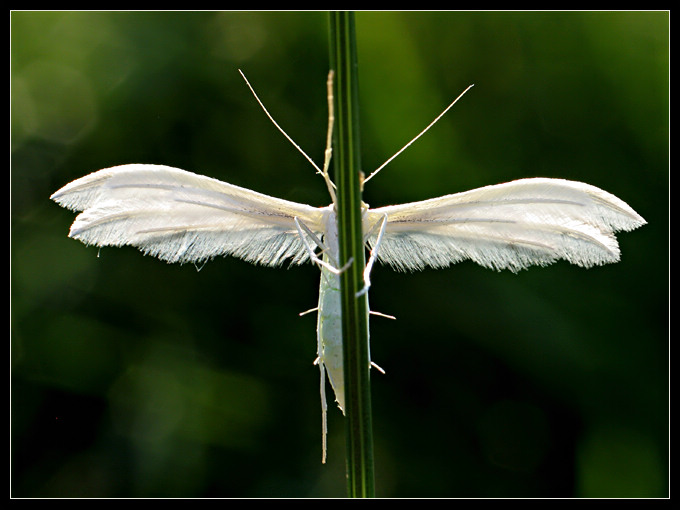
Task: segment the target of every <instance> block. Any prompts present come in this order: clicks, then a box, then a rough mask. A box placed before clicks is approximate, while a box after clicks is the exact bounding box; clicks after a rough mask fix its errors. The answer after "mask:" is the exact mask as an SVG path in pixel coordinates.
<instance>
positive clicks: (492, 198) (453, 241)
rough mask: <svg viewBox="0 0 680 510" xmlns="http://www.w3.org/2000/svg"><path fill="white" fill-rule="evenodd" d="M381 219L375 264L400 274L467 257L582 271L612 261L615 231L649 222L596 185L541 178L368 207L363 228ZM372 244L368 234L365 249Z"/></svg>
mask: <svg viewBox="0 0 680 510" xmlns="http://www.w3.org/2000/svg"><path fill="white" fill-rule="evenodd" d="M385 215H387V225H386V227H385V233H384V236H383V239H382V241H381V243H380V246H379V247H378V259H379V260H380V261H382V262H383V263H387V264H390V265H391V266H393V267H394V268H395V269H398V270H404V271H413V270H420V269H423V268H425V267H427V266H429V267H433V268H441V267H446V266H448V265H450V264H454V263H456V262H460V261H462V260H466V259H469V260H472V261H474V262H476V263H478V264H480V265H482V266H485V267H489V268H493V269H496V270H501V269H509V270H511V271H515V272H516V271H519V270H521V269H525V268H527V267H529V266H531V265H547V264H550V263H552V262H554V261H556V260H558V259H564V260H567V261H568V262H570V263H572V264H576V265H579V266H583V267H591V266H595V265H601V264H606V263H611V262H617V261H618V260H619V258H620V251H619V247H618V243H617V241H616V238H615V236H614V235H613V233H614V232H616V231H619V230H633V229H635V228H637V227H639V226H641V225H644V224H645V223H646V222H645V220H644V219H643V218H642V217H641V216H640V215H639V214H637V213H636V212H635V211H634V210H633V209H632V208H631V207H630V206H629V205H628V204H626V203H625V202H623V201H622V200H620V199H619V198H617V197H615V196H614V195H612V194H610V193H608V192H606V191H603V190H601V189H599V188H597V187H595V186H591V185H589V184H584V183H580V182H574V181H567V180H562V179H546V178H533V179H520V180H516V181H512V182H508V183H505V184H498V185H494V186H486V187H483V188H479V189H475V190H471V191H466V192H463V193H456V194H453V195H446V196H443V197H439V198H434V199H431V200H424V201H422V202H413V203H408V204H402V205H395V206H388V207H381V208H377V209H371V210H369V212H368V215H367V225H368V227H367V228H366V231H369V230H370V226H371V225H374V224H375V223H376V222H378V221H379V220H380V219H381V218H382V217H384V216H385ZM375 242H376V236H375V235H372V236H370V237H369V240H368V243H369V245H370V246H373V245H374V244H375Z"/></svg>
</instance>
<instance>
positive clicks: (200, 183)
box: [51, 164, 328, 266]
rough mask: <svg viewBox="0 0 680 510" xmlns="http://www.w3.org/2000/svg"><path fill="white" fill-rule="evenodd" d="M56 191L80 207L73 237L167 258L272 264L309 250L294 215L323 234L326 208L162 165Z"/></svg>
mask: <svg viewBox="0 0 680 510" xmlns="http://www.w3.org/2000/svg"><path fill="white" fill-rule="evenodd" d="M51 198H52V199H53V200H55V201H56V202H57V203H58V204H60V205H62V206H64V207H67V208H69V209H72V210H75V211H83V212H82V213H81V214H79V215H78V216H77V217H76V219H75V221H74V223H73V225H72V226H71V231H70V233H69V237H73V238H74V239H78V240H80V241H82V242H84V243H86V244H94V245H96V246H123V245H131V246H135V247H137V248H139V249H140V250H142V251H143V252H144V253H146V254H149V255H153V256H156V257H158V258H160V259H162V260H165V261H167V262H180V263H184V262H193V261H203V260H206V259H210V258H212V257H215V256H217V255H227V254H228V255H233V256H236V257H240V258H242V259H244V260H247V261H249V262H253V263H257V264H263V265H269V266H275V265H279V264H281V263H283V262H284V261H285V260H286V259H290V260H291V263H294V264H300V263H302V262H304V261H305V260H306V259H307V258H308V255H307V251H306V249H305V247H304V245H303V243H302V242H301V241H300V237H299V235H298V231H297V229H296V226H295V222H294V218H295V217H297V218H298V219H299V220H300V221H301V222H303V223H304V224H306V225H307V226H308V227H309V229H310V230H311V231H312V232H315V233H321V232H322V230H323V223H322V221H323V216H324V214H325V213H327V210H328V208H316V207H312V206H309V205H303V204H297V203H295V202H289V201H286V200H281V199H278V198H273V197H270V196H267V195H264V194H261V193H257V192H255V191H251V190H248V189H245V188H240V187H238V186H234V185H231V184H227V183H224V182H221V181H218V180H216V179H212V178H210V177H205V176H202V175H196V174H193V173H191V172H187V171H185V170H180V169H178V168H172V167H168V166H162V165H144V164H131V165H121V166H116V167H112V168H105V169H103V170H99V171H98V172H94V173H92V174H90V175H87V176H85V177H82V178H80V179H77V180H75V181H73V182H71V183H69V184H67V185H66V186H64V187H63V188H61V189H60V190H59V191H57V192H56V193H54V194H53V195H52V196H51Z"/></svg>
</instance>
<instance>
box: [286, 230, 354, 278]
mask: <svg viewBox="0 0 680 510" xmlns="http://www.w3.org/2000/svg"><path fill="white" fill-rule="evenodd" d="M293 219H294V220H295V227H296V228H297V231H298V235H299V236H300V239H301V240H302V244H304V245H305V248H306V249H307V254H308V255H309V258H310V259H311V260H312V262H314V263H315V264H318V265H320V266H323V267H325V268H326V269H328V270H329V271H330V272H331V273H333V274H334V275H339V274H340V273H342V272H343V271H345V270H346V269H347V268H348V267H349V266H350V265H352V262H353V261H354V259H353V258H350V259H349V260H348V261H347V264H345V265H344V266H342V267H340V268H337V267H335V266H333V265H332V264H329V263H328V262H326V261H324V260H322V259H320V258H319V256H318V255H317V254H316V253H315V252H314V250H313V249H312V247H311V246H310V245H309V242H308V241H307V238H306V237H305V232H306V233H307V235H309V237H311V238H312V240H313V241H314V243H315V244H316V245H317V246H318V247H319V248H321V251H322V252H324V251H326V250H327V249H328V248H326V245H324V244H323V241H321V240H320V239H319V238H318V237H317V236H316V235H315V234H314V232H312V231H311V230H310V229H309V227H308V226H307V225H305V224H304V223H302V222H300V221H299V220H298V219H297V218H293ZM303 230H304V231H305V232H303Z"/></svg>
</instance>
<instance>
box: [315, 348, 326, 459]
mask: <svg viewBox="0 0 680 510" xmlns="http://www.w3.org/2000/svg"><path fill="white" fill-rule="evenodd" d="M314 364H315V365H319V370H320V371H321V386H320V389H321V463H322V464H325V463H326V451H327V446H328V445H327V439H326V436H327V435H328V422H327V419H326V414H327V410H328V405H327V404H326V367H324V365H323V361H321V358H316V359H315V360H314Z"/></svg>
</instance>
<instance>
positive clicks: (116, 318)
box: [10, 12, 669, 497]
mask: <svg viewBox="0 0 680 510" xmlns="http://www.w3.org/2000/svg"><path fill="white" fill-rule="evenodd" d="M356 19H357V30H358V47H359V72H360V90H361V94H362V110H361V115H362V144H363V147H362V149H363V164H364V168H365V170H366V171H371V170H372V169H374V168H376V167H377V166H378V165H380V164H381V163H382V162H383V161H384V160H385V159H387V158H388V157H389V156H390V155H392V154H393V153H394V152H396V151H397V150H398V149H399V148H400V147H401V146H402V145H403V144H404V143H406V142H407V141H408V140H410V139H411V137H413V136H414V135H415V134H416V133H418V132H419V131H420V130H421V129H422V128H423V127H424V126H425V125H426V124H427V123H429V122H430V121H431V120H432V119H433V118H434V117H435V116H436V115H437V114H438V113H439V112H440V111H441V110H442V109H443V108H444V107H445V106H446V105H447V104H448V103H449V102H450V101H451V100H452V99H453V98H454V97H455V96H457V95H458V94H459V93H460V92H461V91H462V90H463V89H464V88H465V87H466V86H467V85H469V84H470V83H475V87H474V88H473V89H472V90H471V91H470V92H469V93H468V94H467V95H466V96H465V97H464V98H463V100H462V101H460V102H459V103H458V104H457V105H456V106H455V107H454V108H453V110H451V111H450V112H449V113H448V114H447V116H445V117H444V118H443V119H442V120H441V121H440V123H439V124H437V125H436V126H435V127H434V128H433V129H432V130H431V131H430V132H429V133H428V134H427V135H426V136H424V137H423V138H422V139H421V140H419V141H418V142H417V143H416V144H415V145H414V146H413V147H411V148H410V149H408V150H407V151H406V152H405V153H404V154H402V155H401V156H400V157H399V158H398V159H397V160H395V161H394V162H393V163H391V164H390V165H389V166H388V167H387V168H386V169H385V170H384V171H383V172H382V174H380V175H379V176H378V177H376V178H375V179H374V180H373V181H371V182H370V183H369V184H368V185H367V189H366V192H365V199H366V201H367V202H369V203H370V204H371V205H373V206H380V205H388V204H392V203H400V202H407V201H414V200H422V199H426V198H432V197H436V196H439V195H443V194H448V193H453V192H457V191H464V190H467V189H470V188H475V187H479V186H484V185H488V184H495V183H498V182H504V181H508V180H512V179H517V178H522V177H532V176H544V177H560V178H566V179H572V180H577V181H585V182H588V183H590V184H594V185H596V186H599V187H601V188H604V189H606V190H608V191H610V192H612V193H614V194H615V195H617V196H619V197H620V198H622V199H623V200H625V201H626V202H628V203H629V204H630V205H631V206H632V207H633V208H635V209H636V210H637V211H638V212H639V213H640V214H642V216H644V217H645V219H647V221H648V222H649V224H648V225H647V226H645V227H643V228H641V229H640V230H638V231H635V232H632V233H623V234H621V235H619V240H620V244H621V249H622V260H621V262H620V263H618V264H614V265H609V266H605V267H598V268H594V269H589V270H584V269H581V268H578V267H574V266H570V265H568V264H566V263H564V262H561V263H557V264H554V265H553V266H551V267H549V268H533V269H531V270H529V271H524V272H522V273H520V274H518V275H514V274H511V273H496V272H493V271H490V270H486V269H482V268H479V267H477V266H475V265H473V264H471V263H462V264H459V265H456V266H453V267H451V268H449V269H446V270H441V271H434V270H426V271H423V272H421V273H417V274H399V273H394V272H392V271H391V270H390V269H389V268H387V267H383V266H378V267H376V268H375V270H374V273H373V287H372V289H371V305H372V307H373V308H374V309H376V310H379V311H381V312H384V313H389V314H393V315H396V316H397V321H389V320H385V319H380V318H373V319H372V320H371V328H372V331H371V333H372V335H371V336H372V355H373V359H374V360H375V361H376V362H377V363H378V364H379V365H381V366H382V367H383V368H384V369H385V370H386V372H387V373H386V375H384V376H383V375H380V374H377V373H376V372H374V373H373V378H372V379H373V385H372V386H373V402H374V409H373V413H374V429H375V441H376V451H375V455H376V472H377V484H376V485H377V493H378V495H379V496H385V497H393V496H394V497H398V496H403V497H407V496H408V497H411V496H416V497H420V496H422V497H434V496H446V497H459V496H471V497H509V496H516V497H524V496H531V497H539V496H546V497H558V496H561V497H570V496H595V497H598V496H616V497H630V496H642V497H647V496H651V497H659V496H665V495H667V494H668V444H669V443H668V432H669V431H668V419H669V417H668V375H669V374H668V368H669V365H668V363H669V360H668V350H669V348H668V327H669V317H668V313H669V303H668V295H669V294H668V264H669V260H668V254H669V246H668V228H669V225H668V220H669V201H668V198H669V188H668V183H669V174H668V172H669V166H668V163H669V131H668V130H669V110H668V101H669V89H668V86H669V53H668V52H669V46H668V45H669V42H668V41H669V14H668V13H667V12H609V13H607V12H585V13H575V12H561V13H554V12H531V13H522V12H497V13H487V12H473V13H463V12H428V13H417V12H404V13H386V12H380V13H370V12H360V13H357V17H356ZM327 40H328V33H327V16H326V14H325V13H321V12H319V13H316V12H302V13H292V12H291V13H285V12H277V13H266V12H238V13H236V12H199V13H192V12H175V13H163V12H84V13H80V12H13V13H11V85H12V90H11V100H12V103H11V106H12V109H11V173H10V177H11V179H10V185H11V194H10V199H11V249H10V253H11V266H10V276H11V307H10V327H11V340H12V344H11V357H12V373H11V375H12V382H11V493H12V495H13V496H16V497H37V496H99V497H121V496H131V497H135V496H186V497H193V496H199V497H212V496H221V497H239V496H244V497H260V496H263V497H278V496H282V497H286V496H300V497H303V496H343V495H344V493H345V491H344V430H343V420H342V417H341V415H340V413H339V412H336V410H334V409H331V410H330V411H331V412H330V424H329V426H330V438H329V443H330V451H329V464H328V465H326V466H322V465H321V463H320V457H321V451H320V447H321V444H320V425H321V419H320V409H319V406H320V403H319V393H318V369H317V368H316V367H314V366H313V365H312V361H313V360H314V357H315V352H316V335H315V328H316V324H315V318H314V317H313V316H312V315H308V316H304V317H298V313H299V312H301V311H303V310H306V309H308V308H311V307H313V306H315V303H316V299H317V286H318V278H319V276H318V271H317V270H316V269H315V268H314V267H312V266H311V265H306V266H303V267H293V268H289V269H285V268H284V269H271V268H263V267H255V266H251V265H249V264H247V263H244V262H242V261H240V260H235V259H231V258H221V259H217V260H214V261H212V262H210V263H208V264H206V265H205V266H204V267H203V268H202V269H201V270H200V271H197V270H196V268H195V267H194V266H193V265H191V264H187V265H184V266H173V265H167V264H165V263H162V262H159V261H158V260H156V259H153V258H150V257H144V256H142V255H141V254H140V253H139V252H138V251H137V250H135V249H132V248H122V249H114V248H104V249H101V250H98V249H97V248H87V247H85V246H84V245H82V244H80V243H78V242H75V241H73V240H70V239H68V238H67V232H68V228H69V225H70V223H71V222H72V221H73V218H74V214H73V213H71V212H69V211H67V210H64V209H61V208H60V207H58V206H57V205H56V204H54V203H52V202H51V201H50V200H49V199H48V197H49V196H50V194H51V193H52V192H54V191H55V190H57V189H58V188H60V187H61V186H63V185H64V184H66V183H67V182H69V181H71V180H73V179H75V178H78V177H81V176H83V175H85V174H88V173H90V172H92V171H95V170H98V169H100V168H104V167H108V166H113V165H118V164H122V163H131V162H139V163H158V164H167V165H171V166H175V167H179V168H183V169H186V170H190V171H193V172H197V173H200V174H205V175H209V176H212V177H215V178H218V179H221V180H224V181H227V182H230V183H233V184H237V185H241V186H244V187H247V188H250V189H254V190H257V191H260V192H263V193H266V194H269V195H273V196H277V197H281V198H285V199H288V200H294V201H298V202H305V203H310V204H312V205H317V206H323V205H327V203H328V202H329V198H328V196H327V192H326V190H325V186H324V184H323V182H322V180H321V179H320V178H319V177H318V176H316V175H314V172H313V169H312V168H311V166H310V165H309V164H308V163H307V162H306V161H305V160H304V159H303V158H302V157H301V156H300V154H299V153H297V152H296V151H295V150H294V148H292V147H291V146H290V144H289V143H288V142H287V141H286V140H285V139H284V138H283V137H282V136H281V135H280V134H279V133H278V132H276V130H275V129H274V128H273V126H272V125H271V123H270V122H269V120H267V119H266V117H265V116H264V114H263V112H262V111H261V110H260V108H259V106H258V105H257V104H256V102H255V100H254V98H253V97H252V95H251V94H250V92H249V91H248V90H247V88H246V86H245V84H244V83H243V80H242V79H241V77H240V76H239V74H238V72H237V69H239V68H241V69H243V71H244V72H245V73H246V75H247V76H248V78H249V80H250V81H251V83H252V84H253V86H254V87H255V88H256V90H257V91H258V93H259V94H260V96H261V98H262V100H263V101H264V103H265V104H266V105H267V107H268V109H269V110H270V112H271V113H272V114H273V115H274V116H275V118H276V119H277V120H278V122H279V123H280V124H281V125H282V126H283V127H284V129H286V130H287V131H288V133H289V134H290V135H291V136H292V137H293V138H294V139H295V140H296V142H297V143H298V144H300V145H301V146H302V147H303V148H304V149H305V150H306V151H307V153H308V154H310V155H311V156H312V157H313V158H314V159H316V160H317V161H318V162H321V160H322V156H323V146H324V142H325V129H326V114H327V112H326V97H325V93H326V91H325V80H326V73H327V71H328V48H327Z"/></svg>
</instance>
